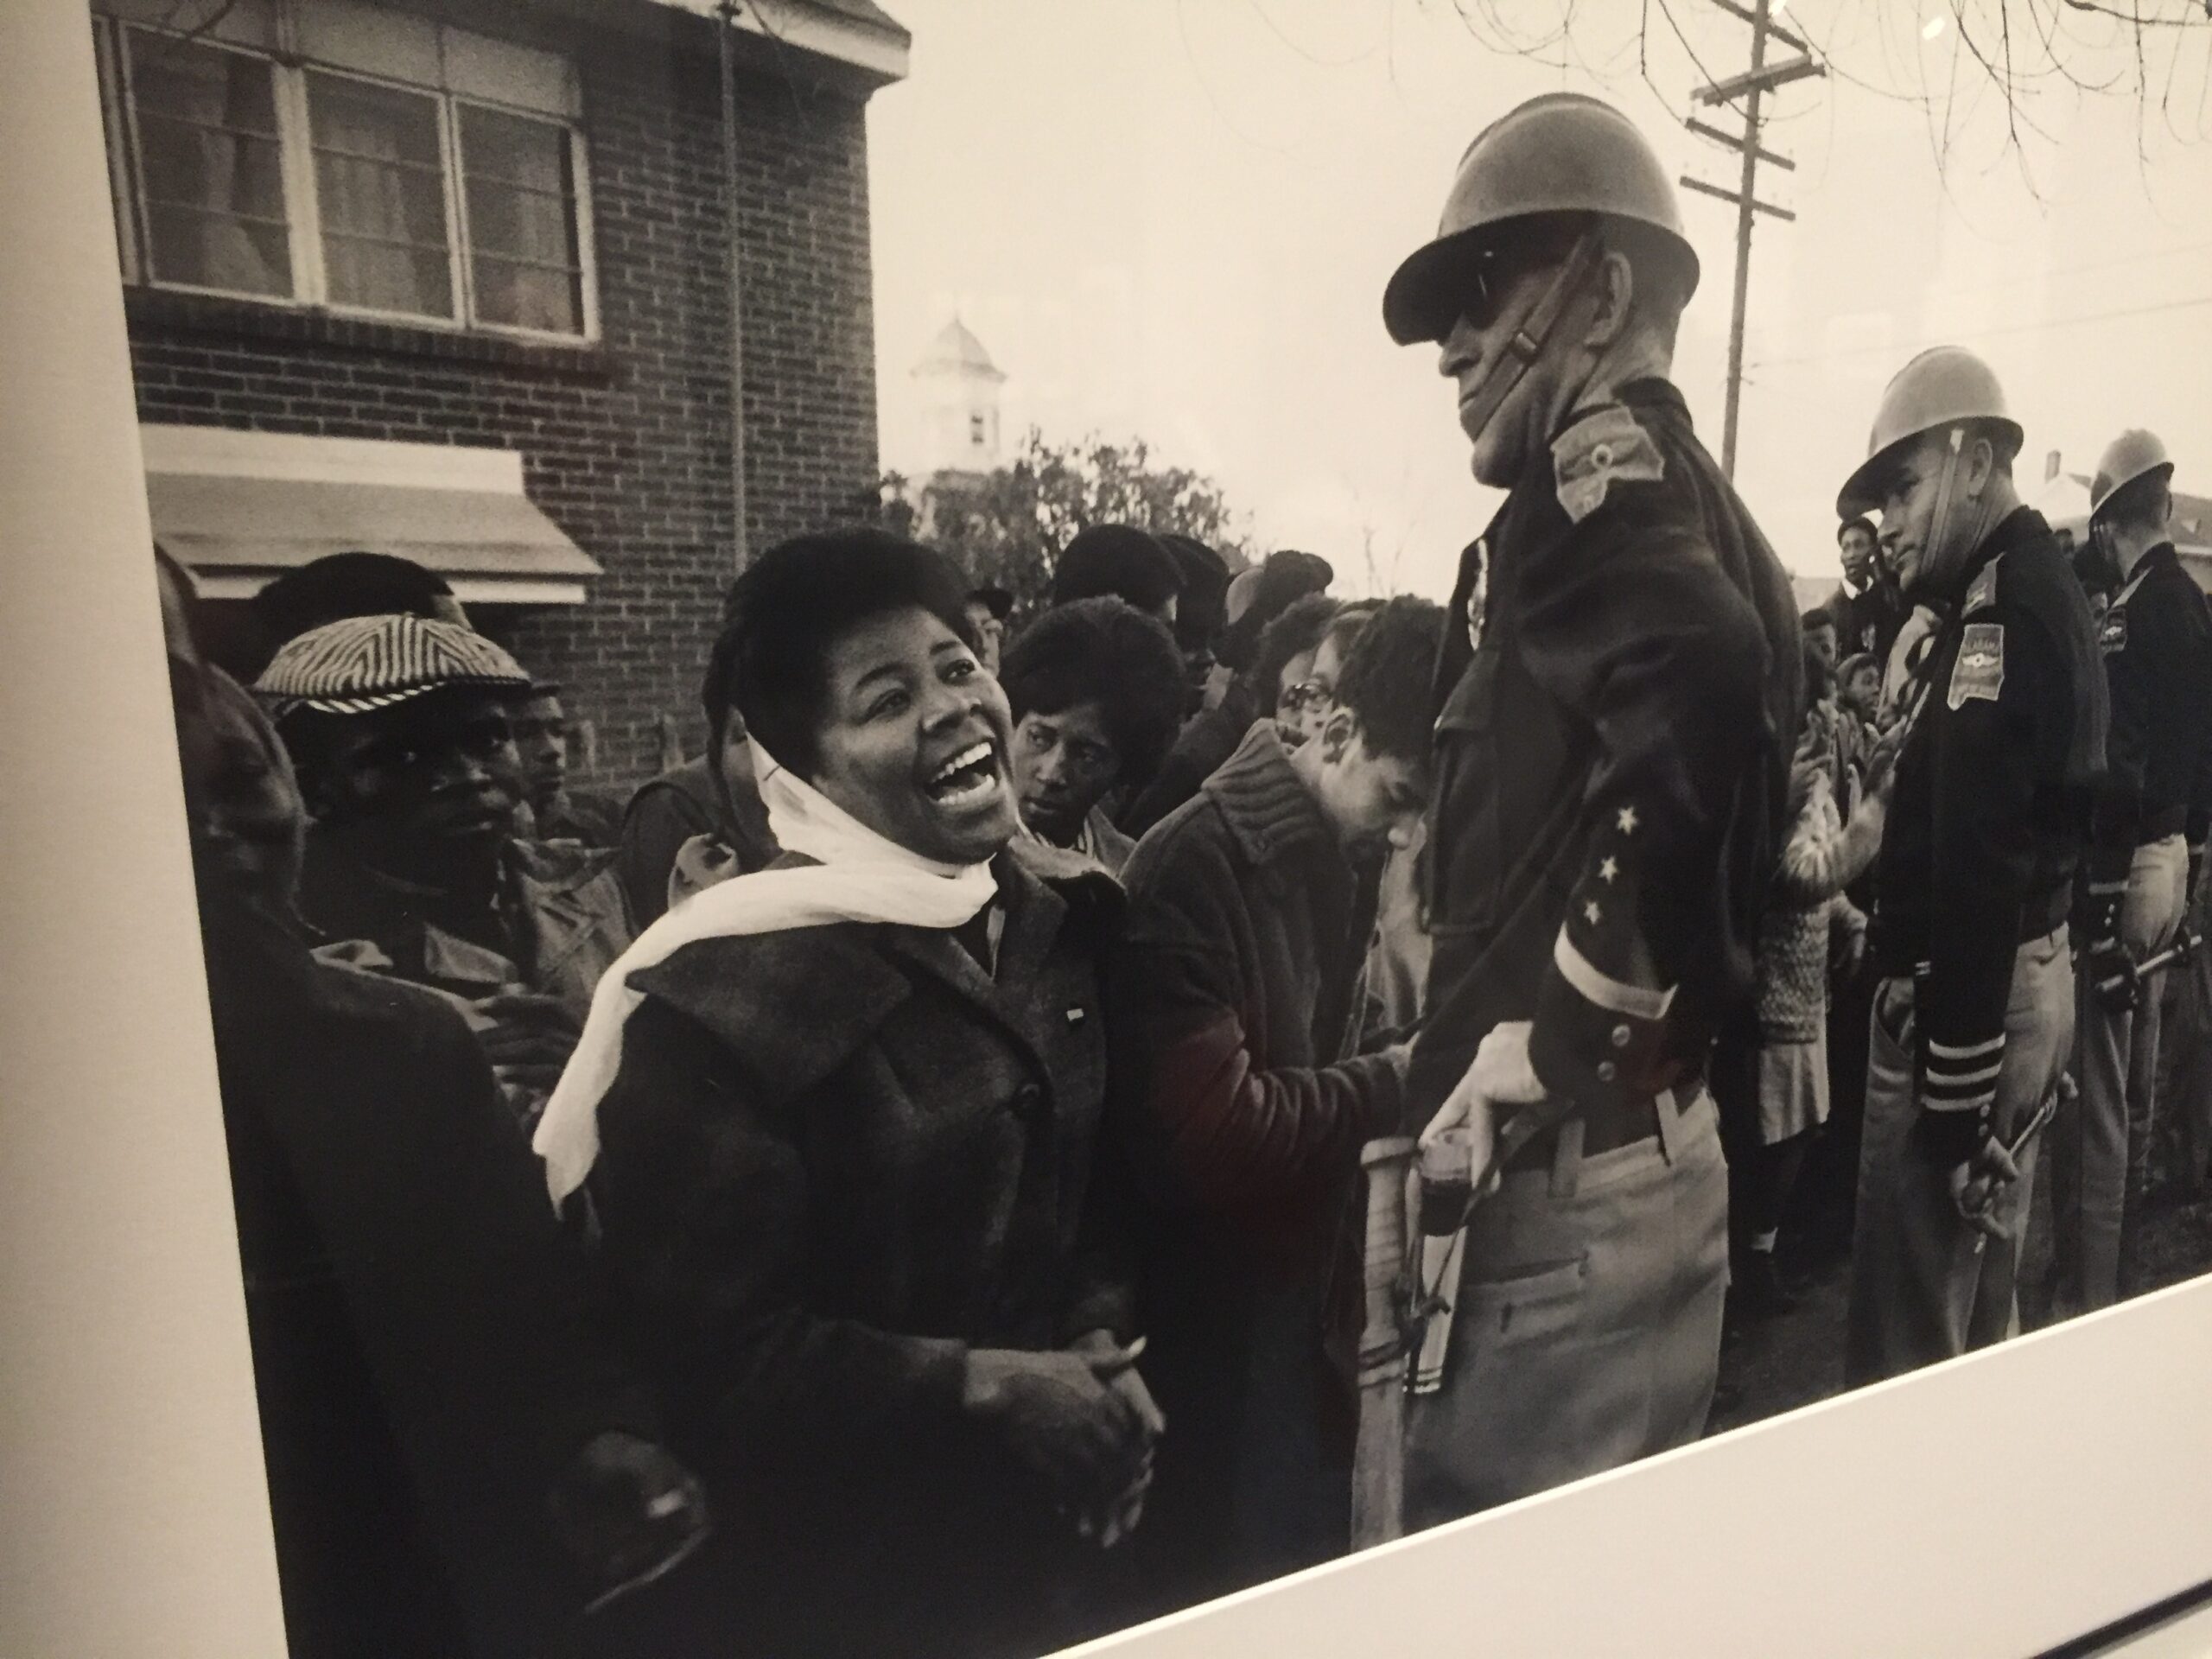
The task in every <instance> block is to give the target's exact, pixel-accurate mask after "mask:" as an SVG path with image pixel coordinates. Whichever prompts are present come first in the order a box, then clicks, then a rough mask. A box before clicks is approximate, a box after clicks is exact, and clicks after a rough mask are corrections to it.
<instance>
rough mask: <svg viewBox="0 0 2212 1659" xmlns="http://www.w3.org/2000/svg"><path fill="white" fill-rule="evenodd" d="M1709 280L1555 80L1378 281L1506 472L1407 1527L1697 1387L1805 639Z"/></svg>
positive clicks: (1465, 812) (1633, 1451)
mask: <svg viewBox="0 0 2212 1659" xmlns="http://www.w3.org/2000/svg"><path fill="white" fill-rule="evenodd" d="M1697 274H1698V268H1697V258H1696V256H1695V254H1694V252H1693V251H1691V249H1690V246H1689V245H1688V241H1687V240H1686V239H1685V238H1684V237H1683V234H1682V230H1681V218H1680V214H1679V212H1678V209H1677V207H1676V203H1675V194H1674V188H1673V186H1672V185H1671V183H1670V182H1669V178H1668V175H1667V172H1666V169H1665V168H1663V167H1662V165H1661V163H1660V162H1659V160H1658V158H1657V156H1656V155H1655V154H1654V153H1653V151H1652V149H1651V148H1650V146H1649V144H1648V143H1646V142H1645V141H1644V139H1643V136H1642V135H1641V134H1640V133H1639V132H1637V130H1636V128H1635V127H1634V126H1632V125H1631V124H1630V123H1629V121H1628V120H1627V119H1626V118H1624V117H1623V116H1622V115H1621V114H1619V112H1618V111H1615V110H1613V109H1611V108H1610V107H1609V106H1607V105H1605V104H1602V103H1600V102H1599V101H1598V100H1596V99H1590V98H1586V97H1581V96H1578V95H1574V94H1570V93H1551V94H1548V95H1546V96H1543V97H1541V98H1536V99H1531V100H1530V101H1529V102H1528V103H1526V104H1523V105H1521V106H1520V107H1518V108H1517V109H1516V110H1514V111H1511V112H1510V113H1509V114H1507V115H1506V116H1504V117H1503V118H1501V119H1499V120H1498V121H1497V122H1496V123H1494V124H1492V125H1491V126H1490V127H1489V128H1488V129H1486V130H1484V132H1483V133H1482V134H1481V136H1480V137H1478V138H1477V139H1476V140H1475V142H1474V143H1473V144H1472V146H1471V147H1470V148H1469V149H1468V150H1467V152H1466V154H1465V156H1464V157H1463V158H1462V159H1461V162H1460V164H1459V175H1458V177H1457V179H1456V180H1455V181H1454V182H1453V184H1452V190H1451V194H1450V196H1449V198H1448V200H1446V205H1445V210H1444V216H1443V223H1442V226H1441V227H1440V231H1439V232H1438V234H1437V237H1436V238H1435V239H1434V240H1433V241H1431V242H1430V243H1428V244H1427V245H1426V246H1424V247H1422V248H1421V249H1420V250H1419V251H1416V252H1414V254H1413V255H1412V256H1411V257H1409V258H1408V259H1407V260H1406V261H1405V263H1404V264H1402V265H1401V266H1399V268H1398V270H1397V272H1396V274H1395V276H1393V277H1392V278H1391V280H1390V283H1389V290H1388V292H1387V293H1386V295H1385V296H1384V299H1383V315H1384V321H1385V322H1386V323H1387V324H1388V326H1389V331H1390V334H1391V335H1392V337H1393V338H1394V339H1395V340H1398V341H1399V342H1400V343H1402V344H1410V343H1412V342H1414V341H1418V340H1434V341H1438V342H1440V344H1441V346H1442V359H1441V363H1440V367H1441V370H1442V372H1443V373H1444V374H1445V375H1446V378H1450V379H1451V380H1452V381H1453V382H1454V383H1455V384H1456V385H1457V388H1458V392H1459V423H1460V425H1461V427H1462V428H1463V429H1464V430H1465V433H1466V435H1467V437H1468V439H1469V441H1470V442H1471V445H1472V446H1473V465H1474V472H1475V475H1476V477H1477V478H1478V479H1479V480H1481V481H1482V482H1484V483H1485V484H1489V485H1491V486H1498V487H1503V488H1504V489H1506V490H1508V491H1509V492H1510V493H1509V494H1508V496H1507V497H1506V499H1505V502H1504V505H1503V506H1502V507H1501V508H1500V510H1499V512H1498V514H1497V518H1495V519H1493V520H1492V521H1491V525H1490V528H1489V529H1488V530H1487V531H1485V532H1484V535H1483V537H1481V538H1480V539H1479V540H1478V541H1477V542H1476V543H1474V544H1473V545H1472V546H1471V547H1470V548H1469V549H1468V550H1467V551H1466V553H1465V555H1464V556H1463V557H1462V559H1461V563H1460V569H1459V584H1458V588H1457V590H1456V593H1455V595H1454V598H1453V601H1452V616H1453V618H1454V626H1453V627H1452V629H1451V631H1450V632H1448V633H1447V635H1446V647H1445V650H1444V652H1443V654H1442V657H1441V659H1440V666H1439V674H1438V681H1437V684H1438V690H1439V695H1440V717H1439V719H1438V721H1437V729H1436V761H1437V767H1438V785H1437V793H1436V797H1435V800H1434V804H1433V808H1432V815H1431V819H1430V826H1429V835H1428V846H1429V852H1430V861H1429V871H1428V883H1429V892H1428V895H1427V896H1428V900H1429V910H1430V915H1431V919H1432V924H1433V935H1434V955H1433V962H1432V966H1431V969H1430V974H1429V982H1428V993H1427V1007H1428V1012H1427V1020H1426V1022H1425V1024H1424V1026H1423V1027H1422V1030H1421V1035H1420V1037H1419V1039H1418V1040H1417V1041H1416V1044H1415V1046H1414V1057H1413V1063H1412V1068H1411V1072H1410V1076H1409V1079H1408V1095H1409V1099H1410V1103H1411V1107H1412V1110H1413V1112H1414V1119H1413V1122H1414V1125H1416V1126H1418V1125H1421V1124H1423V1123H1426V1124H1427V1129H1426V1131H1425V1133H1424V1135H1423V1139H1424V1141H1425V1143H1426V1144H1427V1149H1428V1152H1427V1154H1425V1155H1433V1154H1435V1152H1436V1151H1437V1149H1438V1148H1439V1147H1440V1146H1441V1145H1442V1144H1444V1143H1446V1142H1447V1141H1454V1140H1459V1139H1464V1141H1465V1143H1466V1144H1467V1146H1468V1147H1469V1148H1470V1150H1469V1153H1468V1157H1469V1162H1470V1165H1471V1166H1472V1169H1473V1172H1474V1173H1476V1174H1477V1176H1478V1179H1479V1180H1480V1181H1482V1182H1483V1183H1484V1184H1485V1185H1484V1187H1483V1188H1480V1189H1478V1190H1482V1191H1484V1196H1483V1197H1482V1198H1480V1199H1479V1201H1478V1203H1477V1204H1476V1205H1475V1207H1474V1209H1473V1211H1472V1212H1471V1217H1470V1218H1469V1220H1468V1223H1467V1225H1466V1227H1465V1230H1464V1233H1463V1235H1462V1236H1461V1238H1460V1240H1459V1243H1458V1245H1457V1246H1456V1248H1455V1252H1454V1254H1453V1255H1452V1256H1451V1257H1449V1258H1447V1266H1446V1268H1445V1271H1444V1275H1443V1278H1444V1282H1440V1283H1439V1284H1437V1285H1434V1286H1425V1287H1423V1288H1424V1289H1425V1290H1432V1291H1433V1292H1435V1293H1436V1294H1439V1295H1440V1296H1441V1297H1442V1298H1444V1299H1445V1300H1453V1301H1456V1308H1455V1311H1454V1313H1453V1315H1452V1319H1451V1323H1450V1326H1449V1335H1448V1338H1445V1339H1444V1340H1443V1341H1442V1342H1441V1344H1437V1345H1439V1346H1440V1349H1441V1352H1440V1355H1439V1354H1437V1353H1435V1352H1433V1351H1425V1353H1424V1356H1423V1363H1422V1366H1421V1370H1422V1372H1423V1375H1424V1381H1423V1385H1422V1386H1424V1387H1427V1388H1432V1389H1433V1392H1427V1393H1422V1392H1416V1394H1415V1395H1414V1399H1413V1400H1412V1402H1410V1409H1409V1413H1408V1431H1407V1446H1406V1506H1407V1517H1406V1518H1407V1521H1408V1524H1411V1525H1427V1524H1432V1523H1434V1522H1440V1521H1443V1520H1446V1519H1449V1518H1451V1517H1452V1516H1457V1515H1462V1514H1465V1513H1467V1512H1469V1511H1471V1510H1478V1509H1481V1508H1484V1507H1486V1506H1488V1505H1491V1504H1494V1503H1503V1502H1505V1501H1507V1500H1510V1499H1511V1498H1515V1497H1521V1496H1522V1495H1524V1494H1527V1493H1529V1492H1534V1491H1541V1490H1542V1489H1543V1488H1545V1487H1548V1486H1550V1485H1553V1484H1556V1483H1558V1482H1560V1481H1563V1480H1567V1479H1572V1478H1575V1477H1577V1476H1580V1475H1585V1474H1589V1473H1592V1472H1594V1471H1599V1470H1602V1469H1606V1468H1610V1467H1612V1466H1614V1465H1618V1464H1622V1463H1625V1462H1627V1461H1629V1460H1630V1459H1634V1458H1637V1457H1641V1456H1643V1455H1644V1454H1646V1453H1648V1452H1656V1451H1658V1450H1661V1449H1662V1448H1664V1447H1667V1446H1675V1445H1679V1444H1681V1443H1682V1442H1685V1441H1688V1440H1693V1439H1694V1438H1695V1437H1696V1436H1697V1435H1698V1434H1700V1433H1701V1432H1702V1430H1703V1427H1704V1423H1705V1418H1706V1414H1707V1408H1708V1406H1709V1404H1710V1402H1711V1399H1712V1394H1713V1383H1714V1377H1715V1373H1716V1370H1717V1368H1718V1363H1719V1344H1720V1315H1721V1300H1722V1293H1723V1291H1724V1289H1725V1287H1726V1279H1727V1236H1726V1232H1727V1214H1726V1205H1727V1199H1726V1177H1725V1173H1724V1171H1723V1168H1722V1163H1721V1155H1720V1147H1719V1138H1718V1135H1717V1134H1716V1131H1715V1119H1714V1111H1713V1103H1712V1100H1711V1098H1710V1096H1708V1095H1707V1092H1706V1090H1705V1088H1704V1081H1703V1075H1704V1070H1705V1065H1706V1062H1707V1052H1708V1051H1709V1049H1710V1047H1711V1043H1712V1037H1713V1031H1714V1028H1715V1027H1716V1026H1717V1024H1718V1023H1719V1020H1721V1019H1722V1018H1723V1017H1724V1016H1725V1015H1726V1014H1728V1013H1730V1012H1731V1011H1732V1009H1733V1008H1734V1007H1737V1006H1738V1005H1739V1004H1740V1002H1741V1001H1742V999H1743V998H1744V997H1745V995H1747V993H1748V991H1749V988H1750V984H1751V954H1752V950H1753V948H1754V944H1755V938H1756V933H1757V927H1758V918H1759V912H1761V910H1762V909H1763V908H1764V900H1765V896H1766V893H1767V891H1768V887H1769V883H1770V878H1771V876H1772V874H1773V872H1774V869H1775V868H1776V862H1777V858H1778V855H1779V844H1780V843H1779V836H1780V829H1781V827H1782V817H1783V811H1784V809H1785V807H1786V804H1787V791H1788V783H1789V755H1790V751H1791V747H1792V741H1793V739H1794V736H1795V734H1796V728H1797V724H1798V721H1799V716H1800V713H1801V709H1800V704H1801V702H1802V684H1801V682H1802V657H1801V652H1800V646H1799V643H1798V628H1797V617H1796V607H1795V605H1794V604H1793V602H1792V599H1791V594H1790V589H1789V581H1788V578H1787V576H1786V575H1784V573H1783V569H1782V566H1781V564H1780V563H1779V562H1778V561H1777V559H1776V557H1775V556H1774V553H1773V551H1772V550H1771V549H1770V547H1769V546H1768V544H1767V543H1766V541H1765V539H1764V537H1762V536H1761V535H1760V534H1759V531H1758V527H1757V526H1756V525H1754V524H1752V522H1751V517H1750V514H1749V513H1748V512H1746V511H1745V508H1744V506H1743V504H1742V503H1741V502H1740V501H1739V500H1738V499H1737V497H1736V495H1735V493H1734V492H1733V491H1732V490H1731V489H1730V487H1729V486H1728V484H1727V483H1726V480H1724V479H1723V478H1722V477H1721V475H1720V474H1719V469H1718V468H1717V467H1715V466H1714V465H1713V461H1712V459H1711V457H1709V456H1708V455H1707V454H1706V452H1705V450H1704V448H1702V447H1701V446H1700V444H1699V442H1698V441H1697V438H1696V437H1695V435H1694V434H1693V432H1692V431H1691V428H1690V420H1689V414H1688V410H1687V409H1686V408H1685V406H1684V404H1683V402H1682V398H1681V394H1680V393H1679V392H1678V391H1675V388H1674V386H1673V385H1670V384H1669V382H1668V380H1667V378H1666V375H1667V372H1668V370H1669V364H1670V360H1671V358H1672V355H1673V346H1674V338H1675V324H1676V321H1677V319H1678V317H1679V316H1680V315H1681V308H1682V306H1683V304H1684V302H1686V301H1687V300H1688V298H1689V296H1690V293H1691V290H1692V289H1694V286H1695V284H1696V281H1697ZM1493 1129H1494V1130H1495V1131H1496V1133H1495V1137H1494V1139H1493V1137H1492V1135H1491V1131H1492V1130H1493ZM1493 1182H1494V1187H1493V1186H1492V1185H1491V1184H1492V1183H1493ZM1433 1328H1434V1327H1433ZM1439 1357H1440V1361H1441V1376H1440V1379H1439V1378H1438V1377H1437V1376H1436V1375H1435V1372H1436V1365H1435V1363H1433V1362H1435V1361H1436V1360H1437V1359H1438V1358H1439Z"/></svg>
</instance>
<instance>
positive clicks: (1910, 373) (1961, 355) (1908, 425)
mask: <svg viewBox="0 0 2212 1659" xmlns="http://www.w3.org/2000/svg"><path fill="white" fill-rule="evenodd" d="M1967 423H1973V424H1975V425H1980V426H1986V427H1994V428H1995V429H1998V430H1999V431H2000V432H2002V433H2004V434H2005V435H2006V436H2007V437H2009V438H2010V439H2011V441H2012V450H2013V452H2014V453H2015V454H2017V453H2018V450H2019V447H2020V444H2021V442H2023V440H2024V436H2025V435H2024V433H2022V432H2021V430H2020V425H2019V423H2018V422H2017V421H2015V420H2014V419H2013V418H2012V412H2011V410H2008V409H2007V408H2006V407H2005V388H2004V387H2003V386H2001V385H1998V383H1997V376H1996V373H1995V372H1994V371H1993V370H1992V369H1991V368H1990V366H1989V365H1988V364H1986V363H1985V362H1983V361H1982V360H1981V359H1980V358H1978V357H1976V356H1975V355H1974V353H1972V352H1970V351H1967V349H1966V348H1965V347H1964V346H1929V348H1928V350H1926V351H1924V352H1923V353H1920V355H1919V356H1917V357H1916V358H1914V359H1912V361H1910V363H1908V364H1906V365H1904V367H1903V368H1901V369H1899V370H1898V371H1897V376H1896V378H1894V379H1892V380H1891V382H1890V384H1889V385H1888V386H1887V387H1885V389H1884V391H1883V392H1882V401H1881V404H1880V406H1879V407H1878V408H1877V409H1876V410H1875V411H1874V429H1873V430H1872V432H1871V433H1869V434H1868V435H1867V438H1866V460H1865V461H1861V462H1860V463H1859V467H1858V470H1857V471H1855V472H1853V474H1851V476H1850V477H1849V478H1847V479H1846V480H1844V483H1843V490H1842V492H1841V493H1840V494H1839V495H1838V496H1837V497H1836V499H1835V510H1836V516H1837V517H1838V518H1853V517H1855V516H1857V515H1859V514H1860V513H1870V512H1874V511H1875V510H1876V509H1877V508H1878V507H1879V506H1880V505H1882V502H1881V497H1880V494H1879V491H1880V489H1881V486H1882V480H1883V475H1884V474H1885V473H1886V472H1887V470H1888V468H1889V465H1890V463H1891V461H1894V460H1895V459H1896V458H1897V453H1898V451H1900V450H1902V449H1903V448H1904V447H1905V445H1907V444H1908V443H1910V442H1912V441H1913V440H1914V439H1916V438H1917V437H1919V436H1920V435H1922V434H1923V433H1927V432H1940V431H1942V430H1943V429H1946V428H1948V427H1954V426H1962V425H1966V424H1967Z"/></svg>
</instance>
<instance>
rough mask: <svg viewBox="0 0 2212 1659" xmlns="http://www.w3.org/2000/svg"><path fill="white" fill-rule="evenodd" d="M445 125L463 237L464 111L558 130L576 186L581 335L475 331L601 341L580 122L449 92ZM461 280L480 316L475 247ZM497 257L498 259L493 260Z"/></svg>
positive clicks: (502, 326)
mask: <svg viewBox="0 0 2212 1659" xmlns="http://www.w3.org/2000/svg"><path fill="white" fill-rule="evenodd" d="M445 104H446V109H445V113H446V118H447V124H448V128H449V129H450V131H451V138H450V142H451V144H452V149H453V175H452V177H453V188H452V190H451V192H450V193H449V194H451V195H452V198H453V204H454V214H455V215H456V216H457V217H458V218H459V219H460V220H461V234H462V235H464V236H465V235H466V234H467V218H468V175H467V166H468V161H467V146H466V144H465V143H464V141H463V140H462V138H461V111H462V110H463V109H464V108H466V109H475V110H490V111H493V113H494V114H496V115H512V116H514V117H517V118H519V119H521V120H524V121H536V122H537V123H539V124H541V125H543V126H548V127H558V128H560V129H561V130H562V133H563V136H564V137H566V139H567V140H568V146H569V177H570V178H571V179H573V180H575V194H576V200H575V216H576V217H575V235H576V286H577V288H578V289H580V290H582V292H581V296H580V297H581V300H582V303H581V305H580V306H579V307H578V309H577V321H579V322H580V323H582V326H583V333H582V334H581V335H577V334H563V333H561V332H559V331H558V330H556V329H543V328H524V327H519V326H518V325H516V324H514V323H504V322H479V323H475V324H473V325H472V326H473V327H478V328H484V329H490V330H493V331H496V332H499V333H503V334H524V335H527V336H528V337H529V338H531V339H532V340H577V339H583V340H597V339H598V338H599V283H598V280H597V271H596V270H595V269H594V265H593V263H592V241H593V235H592V217H591V170H590V168H587V167H586V166H585V165H584V162H585V159H586V158H585V152H584V135H583V129H582V126H581V125H579V124H577V123H576V122H574V121H565V120H563V119H562V118H560V117H558V116H555V115H549V114H548V113H546V111H543V110H527V109H524V108H522V107H521V106H519V105H513V104H501V103H499V102H498V101H497V100H495V99H488V98H479V97H476V96H474V94H472V93H466V92H448V93H447V94H446V95H445ZM459 251H460V255H461V280H462V281H463V282H464V283H467V294H468V306H467V310H468V315H470V316H472V317H473V316H474V315H476V261H475V258H474V253H475V250H474V247H473V246H471V247H467V248H462V249H460V250H459ZM493 257H495V258H496V257H499V256H497V255H494V256H493Z"/></svg>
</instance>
